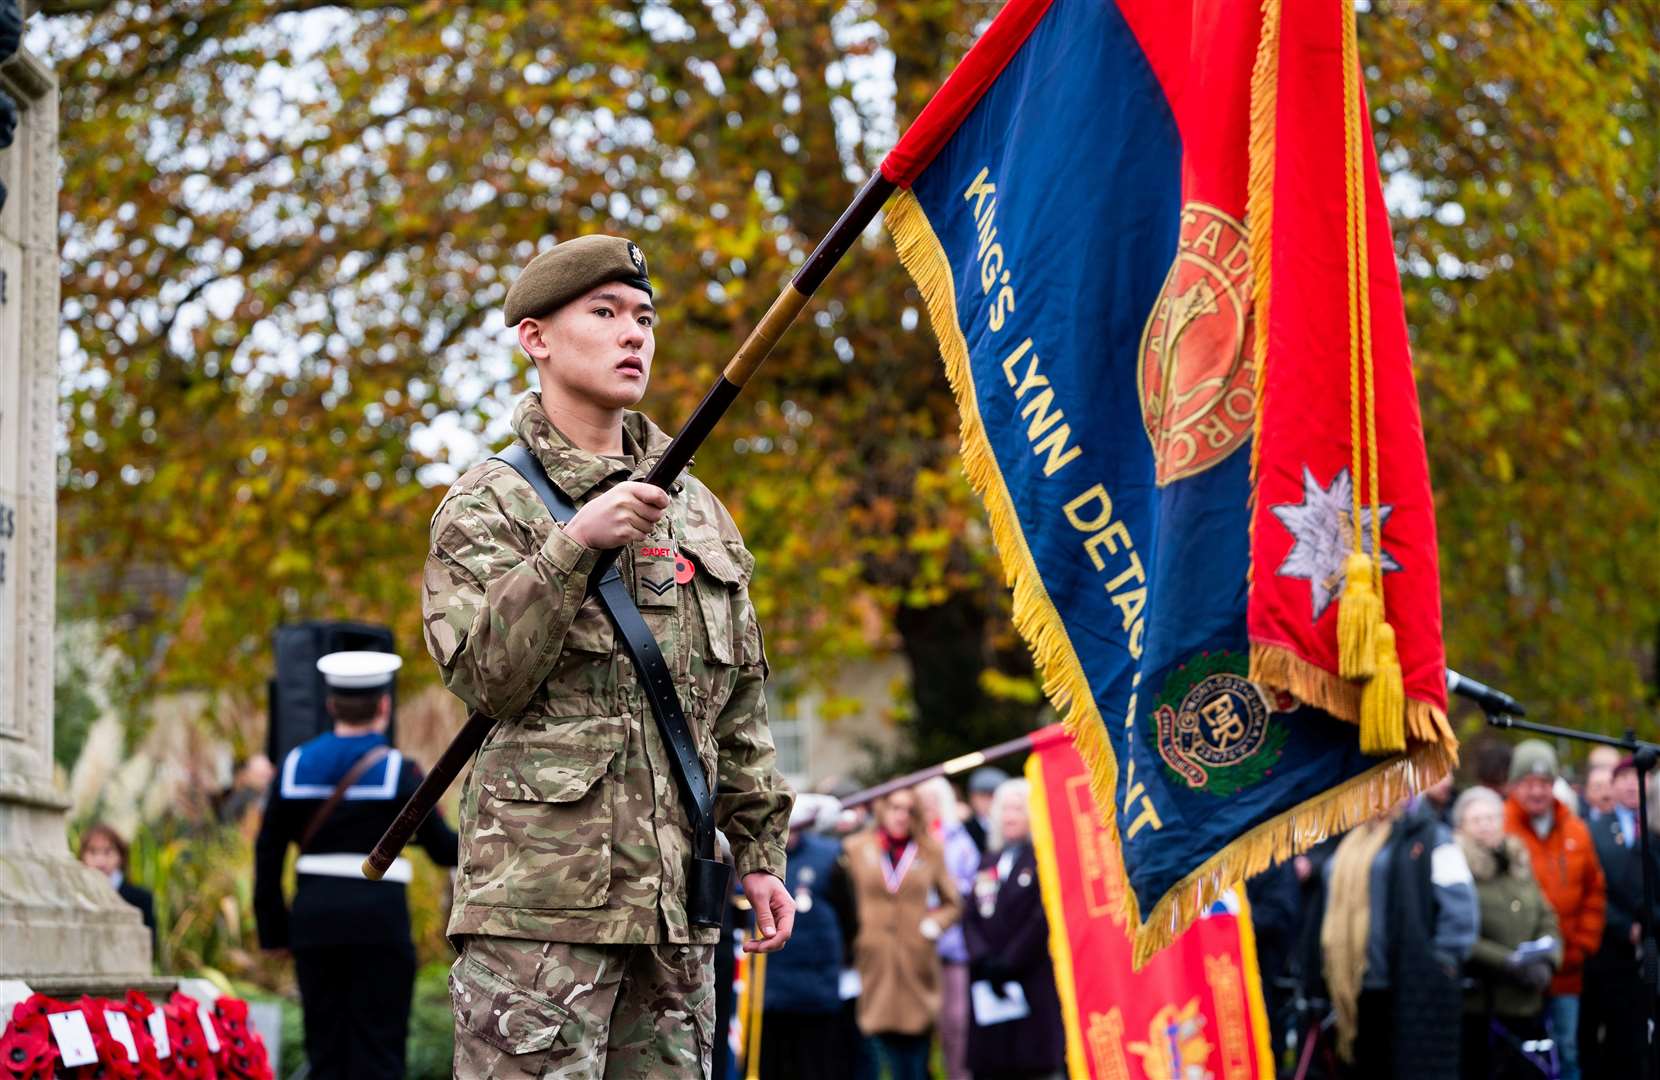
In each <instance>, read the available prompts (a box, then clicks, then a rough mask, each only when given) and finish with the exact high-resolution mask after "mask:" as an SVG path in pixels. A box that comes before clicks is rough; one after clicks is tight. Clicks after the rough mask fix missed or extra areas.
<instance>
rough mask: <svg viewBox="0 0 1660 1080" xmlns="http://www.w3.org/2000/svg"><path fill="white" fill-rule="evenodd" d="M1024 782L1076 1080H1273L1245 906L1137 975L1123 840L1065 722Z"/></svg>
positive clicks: (1230, 903) (1043, 738)
mask: <svg viewBox="0 0 1660 1080" xmlns="http://www.w3.org/2000/svg"><path fill="white" fill-rule="evenodd" d="M1026 777H1027V779H1028V780H1029V781H1030V782H1031V785H1032V796H1031V809H1032V842H1033V845H1034V847H1035V848H1036V849H1037V856H1038V875H1039V878H1040V879H1041V882H1042V886H1043V907H1044V911H1045V913H1046V914H1047V915H1048V918H1049V954H1050V956H1051V957H1052V958H1053V960H1054V965H1055V985H1056V988H1057V989H1058V990H1059V991H1060V998H1061V1007H1062V1012H1063V1015H1064V1019H1065V1022H1066V1060H1067V1074H1068V1077H1069V1078H1070V1080H1171V1078H1173V1077H1174V1078H1183V1077H1191V1076H1201V1077H1211V1078H1212V1080H1257V1078H1260V1077H1271V1076H1273V1075H1274V1068H1273V1054H1272V1052H1271V1050H1270V1048H1269V1037H1268V1020H1267V1012H1266V1010H1265V1008H1264V1006H1263V996H1262V983H1261V976H1260V974H1259V970H1258V967H1257V958H1256V942H1255V939H1254V937H1253V935H1252V932H1251V919H1250V914H1249V912H1248V911H1246V910H1243V906H1244V905H1243V901H1241V900H1238V899H1236V898H1235V897H1234V896H1233V895H1232V894H1230V895H1229V896H1226V897H1224V898H1223V899H1222V900H1221V901H1220V902H1218V903H1217V904H1216V905H1214V906H1213V908H1212V910H1211V911H1210V912H1208V913H1207V914H1205V915H1203V916H1201V917H1200V918H1199V919H1198V920H1197V921H1195V922H1194V923H1193V925H1192V926H1190V927H1188V928H1187V929H1186V930H1185V931H1183V932H1182V933H1181V934H1180V935H1178V936H1177V937H1176V938H1175V939H1174V940H1173V941H1172V942H1171V944H1170V945H1169V946H1168V947H1167V948H1165V949H1164V950H1162V951H1161V952H1159V953H1158V955H1156V956H1154V957H1153V958H1152V959H1151V960H1149V961H1148V962H1147V963H1146V964H1144V965H1143V966H1142V968H1141V969H1140V970H1139V971H1137V970H1135V968H1134V965H1133V963H1132V960H1133V956H1132V953H1133V948H1132V945H1131V943H1130V939H1129V938H1128V936H1127V935H1126V933H1125V930H1126V926H1125V921H1124V905H1123V898H1124V892H1125V882H1124V875H1123V872H1122V870H1121V869H1120V862H1119V855H1118V851H1117V850H1116V849H1117V838H1116V837H1115V836H1114V835H1113V834H1112V833H1111V832H1110V831H1109V830H1107V829H1106V828H1104V827H1103V826H1102V817H1101V812H1100V809H1099V808H1098V807H1097V806H1096V803H1095V799H1094V797H1093V796H1092V795H1091V794H1090V785H1089V769H1088V768H1087V767H1086V766H1085V764H1084V760H1083V758H1081V757H1079V756H1078V751H1077V750H1076V749H1074V748H1073V746H1072V744H1071V743H1070V742H1069V741H1068V740H1067V738H1066V736H1065V733H1064V732H1063V731H1062V730H1061V726H1060V725H1059V724H1057V725H1055V726H1053V727H1051V728H1049V729H1047V730H1046V731H1043V732H1039V733H1038V735H1037V736H1036V739H1035V746H1034V753H1033V754H1032V756H1031V757H1030V758H1028V759H1027V762H1026Z"/></svg>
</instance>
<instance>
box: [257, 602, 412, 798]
mask: <svg viewBox="0 0 1660 1080" xmlns="http://www.w3.org/2000/svg"><path fill="white" fill-rule="evenodd" d="M271 644H272V651H273V652H274V653H275V654H276V659H277V673H276V675H274V676H273V677H272V678H271V680H270V682H269V683H267V684H266V689H267V692H268V695H269V696H268V698H267V708H266V715H267V717H268V720H269V723H268V725H267V728H266V736H265V753H266V755H267V756H269V757H270V759H271V763H272V764H273V765H275V766H277V768H279V769H280V768H282V761H283V758H285V757H287V756H288V752H289V751H290V750H292V749H294V748H295V747H296V746H299V745H300V744H301V743H303V742H305V741H306V740H307V739H311V738H314V737H316V736H318V735H321V734H322V733H323V732H325V731H329V730H331V729H332V728H333V727H334V721H333V720H332V719H330V717H329V714H328V710H327V709H326V708H324V706H323V701H324V699H325V698H326V697H327V696H328V687H327V686H326V685H325V684H324V682H323V674H322V672H320V671H318V670H317V661H318V660H319V659H320V658H321V657H324V656H327V655H328V654H329V653H333V652H348V651H361V652H386V653H396V652H397V651H398V650H396V649H394V648H393V647H392V631H391V630H389V629H387V628H386V627H384V626H376V625H374V624H373V623H355V622H325V621H317V622H302V623H290V624H288V625H286V626H279V627H277V630H276V633H275V634H273V635H272V642H271ZM397 719H398V683H397V678H396V676H394V677H393V680H392V725H393V726H391V727H388V728H387V731H386V735H387V738H389V739H392V740H393V741H394V742H396V741H397V740H396V733H395V729H396V725H397Z"/></svg>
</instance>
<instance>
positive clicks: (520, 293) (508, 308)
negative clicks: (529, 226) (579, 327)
mask: <svg viewBox="0 0 1660 1080" xmlns="http://www.w3.org/2000/svg"><path fill="white" fill-rule="evenodd" d="M607 281H620V282H623V283H624V284H626V285H632V286H634V287H635V288H637V289H644V290H645V291H646V292H647V293H648V294H649V293H650V292H651V278H650V277H649V276H647V274H646V257H645V255H644V253H642V252H641V251H640V249H639V248H638V247H636V246H635V244H634V242H633V241H632V240H624V239H623V238H622V237H620V236H605V235H603V234H598V233H596V234H594V235H592V236H578V237H575V238H573V239H570V240H566V241H565V242H564V243H561V244H555V245H554V246H553V247H551V248H549V249H548V250H546V251H544V252H542V253H541V254H540V255H538V256H536V257H535V258H534V259H532V260H530V262H529V263H527V264H526V265H525V268H524V269H523V270H521V271H519V276H518V279H517V280H515V281H514V282H513V285H512V287H511V288H509V289H508V290H507V304H506V305H505V311H504V314H505V315H506V318H507V325H508V326H517V325H519V323H521V322H523V321H524V320H525V319H530V318H535V317H537V316H541V315H546V314H548V313H549V312H551V311H553V310H555V309H556V308H560V307H563V306H564V305H566V304H568V303H570V302H571V301H572V300H575V299H576V298H577V297H579V296H581V295H582V294H583V293H585V292H587V291H588V290H589V289H592V288H594V287H595V286H596V285H603V284H605V283H606V282H607Z"/></svg>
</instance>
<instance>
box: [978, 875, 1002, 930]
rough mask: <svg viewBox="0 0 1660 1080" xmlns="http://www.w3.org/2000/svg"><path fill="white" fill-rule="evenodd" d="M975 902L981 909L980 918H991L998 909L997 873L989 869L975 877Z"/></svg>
mask: <svg viewBox="0 0 1660 1080" xmlns="http://www.w3.org/2000/svg"><path fill="white" fill-rule="evenodd" d="M974 900H975V902H976V903H977V904H978V905H979V907H980V917H981V918H984V919H989V918H991V913H992V912H993V911H995V910H996V909H997V871H996V869H995V868H987V869H985V870H982V871H980V872H979V873H978V874H975V875H974Z"/></svg>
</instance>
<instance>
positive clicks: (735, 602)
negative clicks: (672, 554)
mask: <svg viewBox="0 0 1660 1080" xmlns="http://www.w3.org/2000/svg"><path fill="white" fill-rule="evenodd" d="M682 546H683V547H684V548H685V549H686V551H687V552H689V553H690V554H691V556H692V559H693V561H695V562H696V563H697V568H698V571H699V572H698V574H697V576H696V577H695V578H694V579H693V581H692V591H693V592H694V593H696V595H697V606H698V612H699V614H700V616H701V618H702V623H703V639H702V642H701V646H702V647H701V648H700V650H699V652H700V653H701V654H702V656H703V659H704V661H705V662H706V663H712V664H727V665H731V664H736V663H738V662H739V658H740V657H741V656H742V645H743V635H744V628H743V627H742V626H740V625H739V618H740V616H741V614H742V612H741V610H740V609H741V605H742V600H741V598H740V596H739V591H740V590H741V589H743V587H744V586H746V585H748V584H749V578H750V575H751V573H753V572H754V569H755V560H754V557H753V556H751V555H750V554H749V552H747V551H745V550H744V548H743V545H741V544H728V543H726V542H725V541H723V540H720V539H718V538H715V539H699V540H692V539H689V540H685V541H683V542H682Z"/></svg>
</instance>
